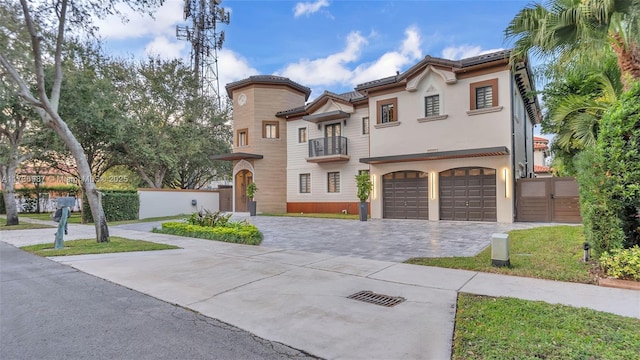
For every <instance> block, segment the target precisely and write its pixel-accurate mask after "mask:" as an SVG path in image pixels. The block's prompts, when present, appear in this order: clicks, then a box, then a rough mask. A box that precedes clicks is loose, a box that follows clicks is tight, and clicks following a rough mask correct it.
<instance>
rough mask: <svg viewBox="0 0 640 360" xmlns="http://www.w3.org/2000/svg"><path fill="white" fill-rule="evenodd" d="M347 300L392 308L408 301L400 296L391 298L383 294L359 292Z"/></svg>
mask: <svg viewBox="0 0 640 360" xmlns="http://www.w3.org/2000/svg"><path fill="white" fill-rule="evenodd" d="M347 299H353V300H358V301H364V302H368V303H371V304H376V305H381V306H386V307H392V306H396V305H398V304H400V303H401V302H403V301H405V300H406V299H405V298H403V297H400V296H389V295H383V294H376V293H374V292H373V291H359V292H357V293H355V294H353V295H349V296H347Z"/></svg>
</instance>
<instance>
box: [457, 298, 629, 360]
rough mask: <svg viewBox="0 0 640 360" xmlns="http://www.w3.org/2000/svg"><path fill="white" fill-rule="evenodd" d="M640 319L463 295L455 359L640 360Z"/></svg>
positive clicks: (586, 310)
mask: <svg viewBox="0 0 640 360" xmlns="http://www.w3.org/2000/svg"><path fill="white" fill-rule="evenodd" d="M639 329H640V319H633V318H627V317H623V316H617V315H613V314H609V313H604V312H598V311H595V310H590V309H584V308H573V307H569V306H564V305H551V304H547V303H544V302H541V301H526V300H519V299H511V298H491V297H484V296H477V295H469V294H462V293H461V294H459V296H458V310H457V314H456V327H455V333H454V340H453V356H452V359H456V360H457V359H460V360H462V359H465V360H466V359H472V360H473V359H585V360H587V359H610V360H614V359H620V360H623V359H624V360H626V359H638V358H639V355H638V354H640V331H639Z"/></svg>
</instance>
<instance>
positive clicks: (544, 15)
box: [505, 0, 640, 89]
mask: <svg viewBox="0 0 640 360" xmlns="http://www.w3.org/2000/svg"><path fill="white" fill-rule="evenodd" d="M505 36H506V37H507V39H515V44H514V51H512V53H511V56H512V59H514V60H515V59H520V58H522V57H523V56H524V55H526V54H527V53H528V52H530V51H531V52H533V53H534V54H535V55H540V56H542V57H544V58H551V59H552V61H553V62H557V63H558V64H559V66H566V65H567V64H570V63H575V62H576V59H577V61H578V62H582V63H589V62H590V63H594V62H598V61H600V60H601V59H602V55H603V54H605V53H606V50H608V49H611V50H613V51H614V52H615V53H616V55H617V60H618V66H619V68H620V71H621V80H622V83H623V84H624V88H625V89H627V88H629V86H630V82H631V81H633V80H634V79H636V80H637V79H640V50H639V48H638V44H639V40H638V39H639V38H640V0H552V1H549V2H547V5H546V6H545V5H542V4H540V3H535V4H532V5H528V6H527V7H525V8H524V9H523V10H521V11H520V12H519V13H518V14H517V15H516V16H515V18H514V19H513V20H512V21H511V22H510V23H509V26H508V27H507V29H506V30H505Z"/></svg>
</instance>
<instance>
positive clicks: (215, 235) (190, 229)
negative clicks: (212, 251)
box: [153, 221, 262, 245]
mask: <svg viewBox="0 0 640 360" xmlns="http://www.w3.org/2000/svg"><path fill="white" fill-rule="evenodd" d="M153 232H155V233H162V234H171V235H179V236H187V237H195V238H200V239H208V240H218V241H224V242H231V243H236V244H246V245H260V243H261V242H262V233H261V232H260V231H259V230H258V228H257V227H255V226H254V225H251V224H249V223H247V222H245V221H241V222H238V221H230V222H228V223H227V224H225V225H224V226H216V227H209V226H200V225H192V224H188V223H183V222H165V223H162V228H161V229H158V228H154V229H153Z"/></svg>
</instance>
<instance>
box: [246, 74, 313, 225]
mask: <svg viewBox="0 0 640 360" xmlns="http://www.w3.org/2000/svg"><path fill="white" fill-rule="evenodd" d="M240 93H244V94H245V95H246V96H247V101H246V103H245V104H244V105H240V104H238V97H239V94H240ZM233 101H234V114H233V121H234V124H233V128H234V148H233V151H234V152H246V153H252V154H259V155H263V159H255V160H252V164H253V168H254V170H255V172H254V174H253V181H254V182H255V183H256V185H257V186H258V189H259V191H258V192H257V193H256V197H255V200H256V202H257V211H258V212H278V213H281V212H285V211H286V202H287V198H286V191H287V186H286V183H287V178H286V166H287V124H286V120H285V119H281V118H278V117H276V116H275V114H276V113H277V112H279V111H282V110H286V109H291V108H295V107H297V106H301V105H304V101H305V96H304V94H302V93H300V92H298V91H295V90H293V89H291V88H289V87H287V86H285V85H278V84H273V85H263V84H257V85H256V84H254V85H249V86H246V87H243V88H240V89H236V90H234V92H233ZM263 121H277V122H278V124H279V138H277V139H264V138H262V122H263ZM245 128H246V129H248V130H249V134H248V145H247V146H242V147H238V146H236V139H237V130H238V129H245ZM236 173H237V171H234V174H233V175H234V181H235V175H236ZM235 186H236V185H235V184H234V187H235ZM234 209H235V199H234Z"/></svg>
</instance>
